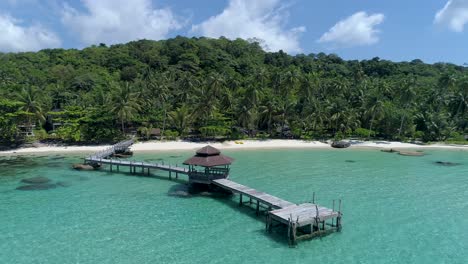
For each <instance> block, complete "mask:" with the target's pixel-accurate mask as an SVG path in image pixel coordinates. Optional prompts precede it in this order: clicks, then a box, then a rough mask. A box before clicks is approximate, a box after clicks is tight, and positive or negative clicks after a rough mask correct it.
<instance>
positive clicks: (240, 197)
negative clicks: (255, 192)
mask: <svg viewBox="0 0 468 264" xmlns="http://www.w3.org/2000/svg"><path fill="white" fill-rule="evenodd" d="M239 205H242V193H241V194H240V195H239Z"/></svg>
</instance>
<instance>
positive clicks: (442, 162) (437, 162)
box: [434, 161, 460, 166]
mask: <svg viewBox="0 0 468 264" xmlns="http://www.w3.org/2000/svg"><path fill="white" fill-rule="evenodd" d="M434 163H435V164H437V165H442V166H457V165H460V163H456V162H450V161H436V162H434Z"/></svg>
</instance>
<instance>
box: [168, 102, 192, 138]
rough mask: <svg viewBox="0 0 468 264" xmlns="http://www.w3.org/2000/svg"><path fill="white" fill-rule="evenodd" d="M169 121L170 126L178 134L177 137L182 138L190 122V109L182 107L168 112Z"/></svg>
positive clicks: (185, 106)
mask: <svg viewBox="0 0 468 264" xmlns="http://www.w3.org/2000/svg"><path fill="white" fill-rule="evenodd" d="M169 120H170V122H171V124H172V126H174V127H175V129H176V130H177V132H179V135H180V136H184V135H185V134H186V133H187V130H188V127H189V125H190V123H191V120H192V115H191V112H190V109H189V108H188V106H187V105H185V104H184V105H182V106H181V107H179V108H177V109H176V110H174V111H172V112H169Z"/></svg>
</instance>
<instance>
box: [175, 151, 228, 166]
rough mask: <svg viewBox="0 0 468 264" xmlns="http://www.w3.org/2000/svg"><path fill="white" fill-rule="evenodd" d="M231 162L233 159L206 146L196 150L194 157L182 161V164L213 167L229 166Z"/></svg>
mask: <svg viewBox="0 0 468 264" xmlns="http://www.w3.org/2000/svg"><path fill="white" fill-rule="evenodd" d="M233 161H234V159H233V158H231V157H228V156H225V155H222V154H221V151H219V150H218V149H216V148H214V147H212V146H206V147H203V148H201V149H199V150H197V152H196V155H195V156H193V157H191V158H189V159H188V160H186V161H184V164H185V165H196V166H203V167H214V166H222V165H229V164H231V163H232V162H233Z"/></svg>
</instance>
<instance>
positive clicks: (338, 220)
mask: <svg viewBox="0 0 468 264" xmlns="http://www.w3.org/2000/svg"><path fill="white" fill-rule="evenodd" d="M336 230H337V231H338V232H339V231H341V199H340V200H339V201H338V217H337V218H336Z"/></svg>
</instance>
